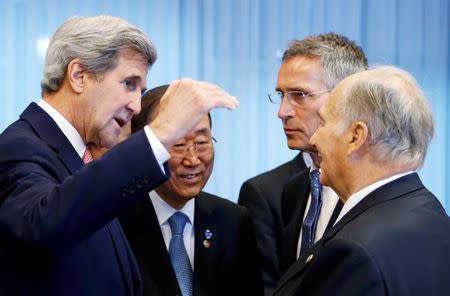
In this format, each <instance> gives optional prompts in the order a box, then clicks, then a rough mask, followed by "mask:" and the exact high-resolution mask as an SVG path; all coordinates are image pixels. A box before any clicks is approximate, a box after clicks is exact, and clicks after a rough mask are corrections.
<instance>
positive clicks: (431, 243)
mask: <svg viewBox="0 0 450 296" xmlns="http://www.w3.org/2000/svg"><path fill="white" fill-rule="evenodd" d="M319 116H320V126H319V128H318V129H317V131H316V132H315V134H314V135H313V136H312V138H311V143H312V144H313V145H315V146H316V147H317V150H318V152H319V156H320V158H321V162H320V167H321V175H320V181H321V183H322V184H325V185H328V186H331V187H332V188H333V189H334V191H335V192H336V193H337V194H338V195H339V198H340V199H341V201H342V202H343V203H344V206H343V208H342V211H341V213H340V215H339V217H338V218H337V220H336V223H335V224H334V226H333V227H332V228H331V229H330V230H329V231H328V232H325V234H324V236H323V237H322V239H321V240H320V241H318V242H317V243H316V244H315V245H313V247H312V248H311V250H310V251H308V252H307V253H306V254H304V256H302V257H300V258H299V260H298V261H297V263H296V264H294V265H293V266H292V267H291V268H290V269H289V270H288V271H287V272H286V274H285V275H284V276H283V277H282V279H281V280H280V282H279V283H278V285H277V288H276V292H275V295H283V296H288V295H300V294H302V295H346V296H348V295H365V296H367V295H377V296H379V295H395V296H401V295H405V296H406V295H408V296H411V295H449V294H450V281H448V270H449V268H448V264H449V262H450V252H449V250H450V235H449V233H450V219H449V217H448V216H447V215H446V213H445V210H444V209H443V207H442V205H441V204H440V203H439V201H438V200H437V199H436V197H435V196H434V195H433V194H432V193H431V192H430V191H428V190H427V189H426V188H425V187H424V185H423V184H422V182H421V181H420V178H419V176H418V175H417V173H416V172H415V171H416V170H417V169H418V168H419V167H420V166H421V165H422V163H423V161H424V159H425V154H426V151H427V148H428V145H429V142H430V140H431V138H432V136H433V133H434V124H433V116H432V113H431V109H430V107H429V106H428V104H427V102H426V99H425V97H424V95H423V93H422V91H421V89H420V88H419V86H418V85H417V83H416V82H415V80H414V79H413V78H412V77H411V75H409V74H408V73H407V72H405V71H403V70H400V69H398V68H395V67H379V68H375V69H372V70H369V71H364V72H360V73H357V74H354V75H351V76H349V77H348V78H346V79H345V80H343V81H342V82H341V83H339V84H338V86H337V87H336V89H335V90H334V91H333V92H332V93H331V95H330V98H329V100H328V101H327V102H326V103H325V105H324V106H323V107H322V108H321V109H320V111H319Z"/></svg>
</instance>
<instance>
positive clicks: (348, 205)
mask: <svg viewBox="0 0 450 296" xmlns="http://www.w3.org/2000/svg"><path fill="white" fill-rule="evenodd" d="M412 173H414V171H407V172H404V173H400V174H396V175H393V176H390V177H388V178H386V179H383V180H380V181H377V182H375V183H372V184H370V185H369V186H367V187H365V188H363V189H361V190H360V191H358V192H356V193H353V194H352V195H350V197H349V198H348V199H347V201H346V202H345V203H344V206H343V207H342V210H341V212H340V213H339V216H338V217H337V219H336V221H335V222H334V225H336V223H338V222H339V220H341V218H342V217H343V216H344V215H345V214H347V213H348V212H349V211H350V210H351V209H352V208H353V207H355V206H356V205H357V204H358V203H359V202H360V201H361V200H363V199H364V198H365V197H366V196H367V195H369V193H371V192H372V191H374V190H375V189H377V188H380V187H381V186H383V185H385V184H387V183H389V182H392V181H394V180H396V179H398V178H401V177H403V176H406V175H409V174H412Z"/></svg>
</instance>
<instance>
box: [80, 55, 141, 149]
mask: <svg viewBox="0 0 450 296" xmlns="http://www.w3.org/2000/svg"><path fill="white" fill-rule="evenodd" d="M147 72H148V63H147V61H146V60H145V59H144V58H143V57H142V56H141V55H140V54H138V53H137V52H135V51H132V50H124V51H122V52H121V54H120V55H119V59H118V63H117V65H116V67H115V68H113V69H111V70H109V71H107V72H106V73H104V74H102V75H98V76H95V75H93V74H89V73H88V74H86V75H84V76H85V77H86V78H85V79H83V84H84V85H83V89H82V93H81V95H80V99H81V103H80V104H79V105H78V108H79V109H80V110H81V111H82V112H78V114H84V116H82V117H80V118H79V119H75V120H76V121H78V122H77V123H78V124H77V125H78V126H79V127H81V129H82V130H83V131H84V135H85V137H86V139H85V141H86V142H87V143H88V144H91V145H93V146H98V147H100V148H111V147H113V146H114V145H116V144H117V143H119V142H120V141H121V140H122V137H123V135H125V134H129V132H128V131H124V129H129V122H130V120H131V117H132V116H133V115H135V114H138V113H139V112H140V110H141V95H142V92H143V91H144V90H145V88H146V79H147ZM80 121H81V122H80ZM77 129H78V128H77Z"/></svg>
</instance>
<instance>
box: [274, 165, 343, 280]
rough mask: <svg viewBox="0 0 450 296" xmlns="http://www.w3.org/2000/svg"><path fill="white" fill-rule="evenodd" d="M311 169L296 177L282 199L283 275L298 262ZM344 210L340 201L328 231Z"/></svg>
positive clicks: (287, 187) (281, 258)
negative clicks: (298, 247)
mask: <svg viewBox="0 0 450 296" xmlns="http://www.w3.org/2000/svg"><path fill="white" fill-rule="evenodd" d="M309 173H310V169H309V168H306V169H304V170H302V171H301V172H300V173H299V174H297V175H295V176H294V177H293V178H292V179H291V180H290V181H289V182H288V183H287V184H286V185H285V186H284V189H283V193H282V199H281V213H282V217H283V231H282V232H281V238H280V240H279V246H278V258H279V263H280V273H281V274H283V273H284V272H286V270H287V269H288V268H289V266H291V265H292V264H293V263H294V262H295V261H296V260H297V245H298V241H299V239H300V237H299V235H300V228H301V227H302V224H303V217H304V216H305V209H306V204H307V201H308V197H309V193H310V189H311V186H310V177H309ZM341 209H342V202H341V201H338V203H337V204H336V208H335V209H334V212H333V214H332V215H331V218H330V221H329V222H328V226H327V229H329V228H330V227H331V226H333V224H334V222H335V221H336V218H337V217H338V216H339V213H340V211H341Z"/></svg>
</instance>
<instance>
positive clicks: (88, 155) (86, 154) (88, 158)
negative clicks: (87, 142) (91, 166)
mask: <svg viewBox="0 0 450 296" xmlns="http://www.w3.org/2000/svg"><path fill="white" fill-rule="evenodd" d="M82 159H83V162H84V164H88V163H90V162H91V161H93V160H94V158H92V154H91V150H89V146H86V150H85V151H84V154H83V158H82Z"/></svg>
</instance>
